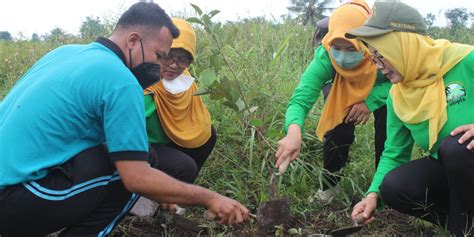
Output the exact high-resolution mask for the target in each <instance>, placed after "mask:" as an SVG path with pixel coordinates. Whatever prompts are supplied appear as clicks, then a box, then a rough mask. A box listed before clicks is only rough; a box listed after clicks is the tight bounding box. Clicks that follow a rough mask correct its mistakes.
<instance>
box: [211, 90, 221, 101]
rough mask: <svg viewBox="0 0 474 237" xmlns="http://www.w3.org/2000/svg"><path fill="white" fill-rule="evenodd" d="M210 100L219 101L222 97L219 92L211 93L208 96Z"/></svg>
mask: <svg viewBox="0 0 474 237" xmlns="http://www.w3.org/2000/svg"><path fill="white" fill-rule="evenodd" d="M210 98H211V100H220V99H222V98H224V95H222V94H221V93H219V92H216V91H213V92H212V93H211V95H210Z"/></svg>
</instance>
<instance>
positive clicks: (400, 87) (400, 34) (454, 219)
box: [347, 2, 474, 236]
mask: <svg viewBox="0 0 474 237" xmlns="http://www.w3.org/2000/svg"><path fill="white" fill-rule="evenodd" d="M347 36H348V37H352V38H353V37H357V38H358V39H359V40H361V41H362V42H364V43H365V44H366V45H367V46H368V49H369V50H370V52H371V54H372V56H373V60H374V62H375V63H376V65H377V67H378V69H379V70H381V71H382V72H383V73H384V74H385V75H386V76H387V78H389V79H390V81H392V83H393V84H394V85H393V86H392V89H391V90H390V95H389V98H388V99H387V141H386V143H385V150H384V151H383V154H382V157H381V160H380V164H379V166H378V169H377V172H376V174H375V176H374V178H373V181H372V184H371V186H370V188H369V190H368V192H367V193H368V194H367V197H365V198H364V199H363V200H362V201H361V202H359V203H358V204H357V205H356V206H355V207H354V209H353V213H352V215H353V218H355V219H356V216H358V215H360V214H362V216H363V217H364V219H365V222H369V221H371V220H372V219H373V218H372V214H373V212H374V210H375V208H376V207H377V204H380V205H379V206H382V205H381V204H382V201H383V203H385V204H386V205H388V206H390V207H392V208H394V209H396V210H398V211H400V212H403V213H406V214H409V215H412V216H415V217H419V218H422V219H425V220H427V221H430V222H432V223H435V224H438V225H440V226H442V227H446V226H447V227H448V229H449V230H450V231H451V232H452V233H454V234H455V235H458V236H459V235H472V234H474V232H473V229H472V227H473V226H472V214H474V172H473V170H474V141H473V138H474V81H473V78H474V52H473V49H474V47H473V46H471V45H463V44H456V43H451V42H449V41H447V40H433V39H432V38H430V37H429V36H427V31H426V25H425V22H424V19H423V17H422V16H421V15H420V13H419V12H418V11H417V10H415V9H414V8H412V7H410V6H408V5H405V4H403V3H400V2H376V3H375V4H374V15H373V16H372V18H371V19H370V20H369V21H368V22H367V23H366V24H365V26H364V27H361V28H358V29H354V30H352V31H349V33H348V34H347ZM414 144H417V145H418V146H419V147H421V148H422V149H424V150H425V151H426V152H427V153H428V155H427V157H424V158H420V159H416V160H411V153H412V149H413V145H414Z"/></svg>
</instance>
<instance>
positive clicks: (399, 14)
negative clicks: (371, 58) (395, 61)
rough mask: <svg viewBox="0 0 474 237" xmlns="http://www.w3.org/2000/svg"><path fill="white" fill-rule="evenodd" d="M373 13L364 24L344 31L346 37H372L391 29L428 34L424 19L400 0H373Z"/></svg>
mask: <svg viewBox="0 0 474 237" xmlns="http://www.w3.org/2000/svg"><path fill="white" fill-rule="evenodd" d="M372 10H373V14H372V16H371V17H370V18H369V19H368V20H367V22H366V23H365V24H364V26H362V27H359V28H356V29H353V30H351V31H349V32H347V33H346V37H347V38H356V37H358V36H360V37H374V36H379V35H383V34H387V33H390V32H392V31H402V32H413V33H418V34H422V35H426V34H428V31H427V27H426V23H425V19H424V18H423V16H421V14H420V13H419V12H418V11H417V10H416V9H415V8H413V7H410V6H408V5H406V4H404V3H401V2H395V1H390V2H375V3H374V7H373V8H372Z"/></svg>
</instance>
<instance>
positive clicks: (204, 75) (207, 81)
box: [199, 69, 217, 87]
mask: <svg viewBox="0 0 474 237" xmlns="http://www.w3.org/2000/svg"><path fill="white" fill-rule="evenodd" d="M216 78H217V76H216V73H215V72H214V70H212V69H205V70H204V71H202V72H201V77H200V78H199V81H200V82H202V84H204V86H206V87H209V86H210V85H211V84H212V83H213V82H214V81H215V80H216Z"/></svg>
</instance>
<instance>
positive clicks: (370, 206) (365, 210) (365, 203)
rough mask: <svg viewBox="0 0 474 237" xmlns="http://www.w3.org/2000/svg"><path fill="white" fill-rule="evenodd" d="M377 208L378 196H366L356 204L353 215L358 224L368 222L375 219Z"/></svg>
mask: <svg viewBox="0 0 474 237" xmlns="http://www.w3.org/2000/svg"><path fill="white" fill-rule="evenodd" d="M375 208H377V196H368V197H365V198H364V199H362V200H361V201H360V202H359V203H357V204H356V205H355V206H354V208H353V209H352V215H351V217H352V219H353V220H354V221H356V222H358V224H364V225H365V224H368V223H370V222H371V221H373V220H374V216H373V215H374V211H375ZM360 216H362V218H361V217H360Z"/></svg>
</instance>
